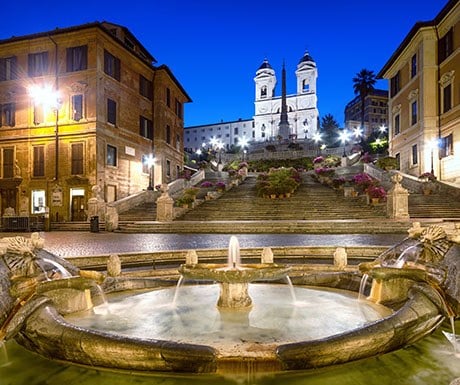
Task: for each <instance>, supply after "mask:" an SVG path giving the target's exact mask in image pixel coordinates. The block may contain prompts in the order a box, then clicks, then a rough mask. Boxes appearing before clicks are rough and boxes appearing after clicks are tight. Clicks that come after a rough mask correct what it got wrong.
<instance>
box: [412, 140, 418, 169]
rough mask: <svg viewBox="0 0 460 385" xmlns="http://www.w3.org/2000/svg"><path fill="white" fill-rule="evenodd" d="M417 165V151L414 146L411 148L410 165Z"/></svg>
mask: <svg viewBox="0 0 460 385" xmlns="http://www.w3.org/2000/svg"><path fill="white" fill-rule="evenodd" d="M416 164H418V150H417V145H416V144H414V145H413V146H412V165H416Z"/></svg>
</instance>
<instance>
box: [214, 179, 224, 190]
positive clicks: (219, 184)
mask: <svg viewBox="0 0 460 385" xmlns="http://www.w3.org/2000/svg"><path fill="white" fill-rule="evenodd" d="M216 190H217V191H219V192H223V191H224V190H225V182H221V181H219V182H217V183H216Z"/></svg>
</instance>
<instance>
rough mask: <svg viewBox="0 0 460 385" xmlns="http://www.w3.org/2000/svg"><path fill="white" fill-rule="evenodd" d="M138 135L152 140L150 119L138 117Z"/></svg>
mask: <svg viewBox="0 0 460 385" xmlns="http://www.w3.org/2000/svg"><path fill="white" fill-rule="evenodd" d="M139 135H140V136H143V137H144V138H147V139H151V140H153V122H152V121H151V120H150V119H147V118H144V117H143V116H140V117H139Z"/></svg>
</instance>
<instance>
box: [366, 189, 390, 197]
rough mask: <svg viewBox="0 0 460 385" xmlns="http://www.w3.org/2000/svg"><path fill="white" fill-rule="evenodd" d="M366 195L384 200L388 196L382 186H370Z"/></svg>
mask: <svg viewBox="0 0 460 385" xmlns="http://www.w3.org/2000/svg"><path fill="white" fill-rule="evenodd" d="M366 193H367V194H368V195H369V196H370V197H371V198H378V199H384V198H386V196H387V192H386V191H385V189H384V188H383V187H382V186H370V187H368V188H367V189H366Z"/></svg>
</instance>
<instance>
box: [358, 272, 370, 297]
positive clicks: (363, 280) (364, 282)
mask: <svg viewBox="0 0 460 385" xmlns="http://www.w3.org/2000/svg"><path fill="white" fill-rule="evenodd" d="M368 279H369V274H363V276H362V278H361V282H360V283H359V293H358V300H359V301H361V300H363V299H364V290H366V285H367V280H368Z"/></svg>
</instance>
